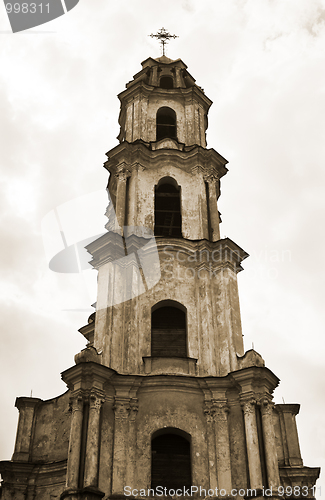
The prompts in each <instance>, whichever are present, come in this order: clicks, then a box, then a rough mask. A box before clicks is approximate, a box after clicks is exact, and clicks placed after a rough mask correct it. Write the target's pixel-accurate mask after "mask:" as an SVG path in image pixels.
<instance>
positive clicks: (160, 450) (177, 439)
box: [151, 434, 192, 489]
mask: <svg viewBox="0 0 325 500" xmlns="http://www.w3.org/2000/svg"><path fill="white" fill-rule="evenodd" d="M151 457H152V459H151V488H156V487H157V486H162V487H164V488H167V489H178V488H181V489H182V488H183V487H185V488H189V487H190V486H191V484H192V477H191V445H190V443H189V441H187V439H185V438H183V437H182V436H179V435H177V434H162V435H160V436H157V437H156V438H154V439H153V440H152V443H151Z"/></svg>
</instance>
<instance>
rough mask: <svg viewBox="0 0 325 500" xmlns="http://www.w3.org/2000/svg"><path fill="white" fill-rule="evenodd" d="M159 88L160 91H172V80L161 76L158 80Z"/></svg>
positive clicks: (169, 77)
mask: <svg viewBox="0 0 325 500" xmlns="http://www.w3.org/2000/svg"><path fill="white" fill-rule="evenodd" d="M160 87H161V88H162V89H173V88H174V82H173V78H172V77H171V76H162V77H161V78H160Z"/></svg>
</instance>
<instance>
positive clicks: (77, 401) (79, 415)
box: [66, 394, 83, 489]
mask: <svg viewBox="0 0 325 500" xmlns="http://www.w3.org/2000/svg"><path fill="white" fill-rule="evenodd" d="M70 409H71V412H72V416H71V427H70V438H69V452H68V466H67V480H66V486H67V488H70V489H77V488H78V486H79V485H78V482H79V465H80V463H79V462H80V447H81V432H82V419H83V398H82V395H81V394H77V395H75V396H72V398H71V399H70Z"/></svg>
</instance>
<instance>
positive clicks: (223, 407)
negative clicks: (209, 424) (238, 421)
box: [213, 401, 229, 422]
mask: <svg viewBox="0 0 325 500" xmlns="http://www.w3.org/2000/svg"><path fill="white" fill-rule="evenodd" d="M228 413H229V407H228V405H227V403H226V401H214V402H213V415H214V421H215V422H220V421H227V419H228Z"/></svg>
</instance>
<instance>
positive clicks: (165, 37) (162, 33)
mask: <svg viewBox="0 0 325 500" xmlns="http://www.w3.org/2000/svg"><path fill="white" fill-rule="evenodd" d="M148 36H151V38H157V39H158V40H159V42H160V43H161V45H162V49H163V56H164V55H165V45H166V43H168V42H169V40H170V39H171V38H178V36H177V35H171V34H170V33H168V31H166V30H165V28H161V30H159V31H158V33H157V34H156V35H153V34H152V33H151V35H148Z"/></svg>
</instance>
